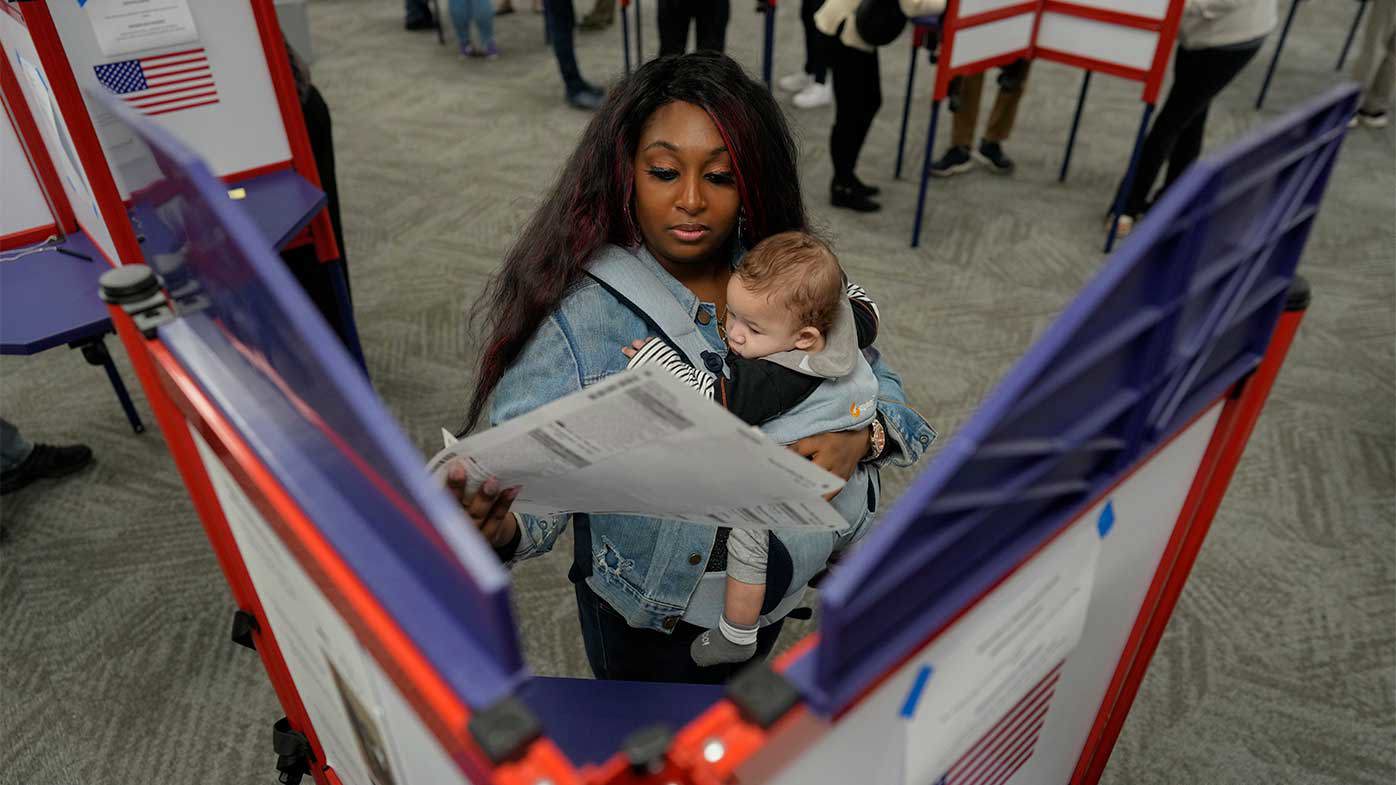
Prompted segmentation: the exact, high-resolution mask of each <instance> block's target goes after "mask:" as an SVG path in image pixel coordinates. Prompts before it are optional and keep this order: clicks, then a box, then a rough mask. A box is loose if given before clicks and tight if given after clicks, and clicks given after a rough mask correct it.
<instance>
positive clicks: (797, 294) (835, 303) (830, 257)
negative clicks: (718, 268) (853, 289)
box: [736, 232, 847, 337]
mask: <svg viewBox="0 0 1396 785" xmlns="http://www.w3.org/2000/svg"><path fill="white" fill-rule="evenodd" d="M736 275H737V278H738V280H740V281H741V282H742V285H743V286H745V287H746V288H747V289H748V290H749V291H751V292H753V293H755V294H765V295H766V296H767V297H772V296H779V297H780V298H781V302H782V303H783V304H784V305H785V306H786V307H787V308H789V309H791V310H793V311H794V312H795V315H796V319H797V320H798V322H799V325H800V326H801V327H813V328H815V329H816V330H818V331H819V333H820V334H821V335H824V336H826V337H827V336H828V335H829V330H830V328H832V327H833V326H834V318H835V317H836V316H838V312H839V307H840V306H841V305H842V304H843V300H844V298H845V297H847V294H846V293H845V288H844V287H845V284H844V278H843V268H842V267H839V260H838V257H836V256H834V251H833V249H832V248H830V247H829V245H828V243H826V242H824V241H823V240H821V239H819V238H818V237H815V236H814V235H812V234H808V233H806V232H780V233H779V234H773V235H771V236H770V237H767V238H766V239H764V240H762V241H761V242H759V243H757V244H756V247H755V248H752V249H751V250H750V251H748V252H747V254H746V256H745V257H743V258H742V263H741V264H740V265H738V266H737V271H736Z"/></svg>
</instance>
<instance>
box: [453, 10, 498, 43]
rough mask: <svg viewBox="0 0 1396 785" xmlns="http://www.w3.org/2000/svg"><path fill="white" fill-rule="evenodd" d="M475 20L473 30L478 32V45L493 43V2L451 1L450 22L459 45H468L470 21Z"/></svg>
mask: <svg viewBox="0 0 1396 785" xmlns="http://www.w3.org/2000/svg"><path fill="white" fill-rule="evenodd" d="M472 19H474V20H475V28H476V29H477V30H479V31H480V44H481V45H486V44H489V43H491V42H493V41H494V2H493V0H451V21H452V22H454V23H455V26H456V38H458V39H460V45H461V46H465V45H466V44H468V43H470V20H472Z"/></svg>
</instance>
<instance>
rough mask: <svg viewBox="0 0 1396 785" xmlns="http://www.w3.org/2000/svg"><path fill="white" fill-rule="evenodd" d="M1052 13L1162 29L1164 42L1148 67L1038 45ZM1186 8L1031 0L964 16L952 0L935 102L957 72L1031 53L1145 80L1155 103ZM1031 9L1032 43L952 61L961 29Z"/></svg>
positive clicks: (943, 36) (1146, 97) (943, 22)
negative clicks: (1145, 11) (1156, 11)
mask: <svg viewBox="0 0 1396 785" xmlns="http://www.w3.org/2000/svg"><path fill="white" fill-rule="evenodd" d="M1048 12H1051V13H1055V14H1061V15H1065V16H1074V17H1079V18H1082V19H1090V20H1093V21H1097V22H1104V23H1106V24H1112V25H1119V26H1121V27H1128V28H1132V29H1137V30H1149V31H1157V32H1158V35H1159V41H1158V45H1157V46H1156V47H1155V49H1154V57H1153V59H1152V61H1151V63H1150V65H1149V68H1148V70H1145V69H1141V68H1130V67H1129V66H1123V65H1119V64H1117V63H1109V62H1106V61H1103V60H1097V59H1095V58H1090V57H1083V56H1081V55H1075V54H1070V53H1067V52H1061V51H1058V50H1055V49H1050V48H1047V47H1042V46H1039V45H1038V43H1037V40H1038V31H1039V29H1040V28H1041V25H1042V16H1043V14H1045V13H1048ZM1182 12H1183V4H1182V2H1180V1H1179V0H1172V2H1170V4H1169V7H1168V13H1167V14H1166V15H1165V16H1164V18H1163V19H1154V18H1151V17H1147V16H1140V15H1138V14H1131V13H1125V12H1122V11H1113V10H1110V9H1107V8H1100V7H1097V6H1088V5H1081V4H1079V3H1074V2H1071V1H1070V0H1030V2H1023V3H1018V4H1015V5H1010V6H1004V7H1003V8H996V9H994V10H992V11H984V12H981V13H977V14H971V15H969V16H963V17H962V16H960V0H950V2H949V4H948V5H947V6H946V10H945V14H944V15H943V16H942V17H941V25H940V28H941V56H940V65H939V66H937V68H936V82H935V91H934V93H933V95H932V98H933V100H936V101H939V100H942V99H944V98H945V97H946V96H947V95H948V94H949V88H950V80H951V79H953V78H955V77H957V76H962V75H966V74H975V73H979V72H982V71H987V70H989V69H990V68H995V67H998V66H1002V65H1007V64H1008V63H1011V62H1013V61H1014V60H1017V59H1019V58H1022V57H1026V58H1029V59H1035V58H1041V59H1043V60H1050V61H1053V62H1058V63H1062V64H1064V65H1069V66H1072V67H1075V68H1082V69H1086V70H1089V71H1100V72H1102V73H1107V74H1110V75H1111V76H1118V77H1120V78H1121V79H1129V80H1131V81H1135V82H1140V83H1142V84H1143V85H1144V93H1143V100H1144V102H1145V103H1147V104H1153V103H1155V102H1156V101H1157V100H1158V93H1159V90H1160V89H1161V87H1162V85H1163V79H1164V75H1165V71H1166V70H1167V67H1168V59H1169V57H1170V56H1172V53H1173V41H1174V39H1175V38H1176V36H1177V34H1178V23H1179V21H1180V20H1181V19H1182ZM1027 13H1032V14H1033V15H1034V18H1033V27H1032V37H1031V38H1030V39H1029V43H1028V46H1027V48H1025V49H1019V50H1015V51H1013V52H1007V53H1004V54H1001V55H995V56H994V57H991V58H987V59H984V60H978V61H975V62H973V63H967V64H965V65H962V66H958V67H953V68H952V67H951V66H950V63H951V62H952V61H953V60H954V57H953V55H954V48H955V36H956V34H957V33H958V32H959V31H960V30H964V29H969V28H972V27H978V26H980V25H984V24H988V23H990V22H997V21H1000V20H1003V19H1009V18H1012V17H1015V16H1020V15H1022V14H1027ZM913 43H916V42H913Z"/></svg>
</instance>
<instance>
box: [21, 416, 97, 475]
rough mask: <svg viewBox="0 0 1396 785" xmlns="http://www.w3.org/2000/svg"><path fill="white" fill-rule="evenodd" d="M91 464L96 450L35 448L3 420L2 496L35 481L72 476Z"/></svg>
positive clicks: (41, 446) (74, 447)
mask: <svg viewBox="0 0 1396 785" xmlns="http://www.w3.org/2000/svg"><path fill="white" fill-rule="evenodd" d="M91 462H92V450H91V449H89V448H88V447H86V446H85V445H81V444H74V445H71V446H66V447H53V446H50V445H47V444H31V443H30V442H29V441H28V440H27V439H25V438H24V435H23V434H21V433H20V432H19V428H16V427H15V426H14V425H13V424H12V423H11V422H10V421H9V420H6V419H5V418H3V417H0V494H6V493H11V492H14V491H17V490H19V489H20V488H23V487H24V486H26V485H28V484H29V483H31V482H33V481H35V480H39V479H44V478H54V477H62V476H64V475H68V474H72V473H73V472H75V471H77V470H78V469H81V468H82V467H84V466H86V465H87V464H89V463H91Z"/></svg>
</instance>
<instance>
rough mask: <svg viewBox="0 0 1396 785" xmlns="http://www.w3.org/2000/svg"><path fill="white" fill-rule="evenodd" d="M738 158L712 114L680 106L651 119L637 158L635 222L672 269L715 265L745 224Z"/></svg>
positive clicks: (662, 110)
mask: <svg viewBox="0 0 1396 785" xmlns="http://www.w3.org/2000/svg"><path fill="white" fill-rule="evenodd" d="M740 206H741V201H740V199H739V198H738V196H737V180H736V176H735V173H734V171H733V169H732V158H731V156H730V155H729V154H728V152H727V147H726V146H725V145H724V144H723V142H722V135H721V134H719V133H718V131H717V126H715V125H713V121H712V120H711V119H710V118H709V117H708V113H707V112H705V111H703V110H702V109H700V108H699V107H697V106H694V105H693V104H689V103H683V102H679V101H674V102H672V103H668V104H665V105H664V106H662V107H660V108H659V109H658V110H656V111H655V113H654V114H652V115H650V118H649V121H648V122H646V124H645V129H644V131H643V132H641V134H640V144H639V148H638V152H636V154H635V218H636V220H637V221H638V222H639V224H640V233H641V234H642V235H643V236H644V239H645V245H646V246H647V247H648V248H649V249H650V252H651V253H653V254H654V255H655V257H656V258H657V259H658V260H659V261H660V262H663V263H665V264H666V265H671V266H683V265H690V264H695V263H703V262H709V261H712V260H713V259H714V258H715V256H716V254H717V253H718V252H719V251H721V250H722V248H723V246H724V245H725V244H726V243H727V240H728V238H730V237H731V236H732V232H733V231H734V230H735V228H736V226H737V211H738V209H739V208H740Z"/></svg>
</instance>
